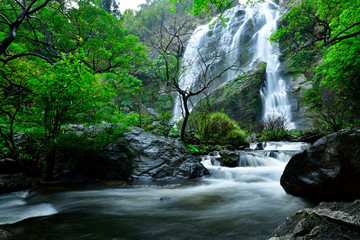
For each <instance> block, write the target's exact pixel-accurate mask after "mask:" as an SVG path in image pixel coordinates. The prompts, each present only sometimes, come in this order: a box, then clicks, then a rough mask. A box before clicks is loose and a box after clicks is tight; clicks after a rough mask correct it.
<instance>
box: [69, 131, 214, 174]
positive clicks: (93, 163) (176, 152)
mask: <svg viewBox="0 0 360 240" xmlns="http://www.w3.org/2000/svg"><path fill="white" fill-rule="evenodd" d="M74 173H75V176H83V175H85V176H91V177H94V178H97V179H124V180H128V179H131V178H135V179H140V178H150V179H154V180H158V179H189V178H196V177H202V176H204V175H207V174H209V172H208V171H207V169H206V168H205V167H204V166H203V165H202V164H201V163H200V158H198V157H194V156H193V155H191V154H190V153H189V151H188V150H187V149H186V147H185V146H184V145H183V144H182V143H181V142H180V141H178V140H176V139H172V138H165V137H161V136H157V135H153V134H150V133H148V132H145V131H144V130H142V129H141V128H137V127H133V128H132V130H131V131H130V132H128V133H125V135H124V136H123V137H121V138H119V139H117V140H116V141H115V142H113V143H110V144H108V146H107V147H106V149H105V150H104V151H101V152H99V153H95V152H91V153H86V154H85V156H84V157H83V159H82V160H81V161H79V163H78V164H77V166H76V171H75V172H74ZM81 179H84V178H83V177H82V178H81ZM87 181H88V180H87Z"/></svg>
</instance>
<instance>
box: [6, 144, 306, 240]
mask: <svg viewBox="0 0 360 240" xmlns="http://www.w3.org/2000/svg"><path fill="white" fill-rule="evenodd" d="M273 147H274V145H271V146H269V149H271V148H273ZM280 148H283V145H281V147H280ZM267 151H268V152H267ZM281 151H283V149H281V150H277V149H275V150H266V147H265V150H264V151H258V152H259V153H256V154H259V156H260V155H264V156H265V158H272V157H268V156H269V155H274V154H269V153H270V152H275V153H277V154H275V155H281V154H278V153H279V152H280V153H281ZM284 151H285V153H286V154H287V152H286V151H288V152H289V151H290V152H291V155H293V153H292V152H294V149H290V150H289V149H287V150H286V148H285V150H284ZM255 152H256V151H255ZM251 154H253V153H251ZM252 156H253V155H252ZM260 158H264V157H260ZM272 159H273V160H276V161H278V162H277V163H276V164H271V163H270V164H265V166H261V164H260V165H259V166H255V167H249V166H245V167H237V168H227V167H221V166H214V165H212V164H211V159H210V157H204V159H203V164H204V165H205V166H206V167H207V168H208V169H209V170H210V172H211V173H212V174H211V175H210V176H208V177H204V178H201V179H197V180H191V181H190V180H189V181H175V182H174V181H167V182H148V181H142V182H140V181H139V182H134V183H132V184H126V185H125V184H124V185H122V184H118V185H112V186H105V185H101V184H96V185H87V186H84V185H82V186H74V185H55V186H49V187H41V188H38V189H34V190H32V191H31V192H29V191H24V192H17V193H12V194H5V195H0V228H3V229H7V230H9V231H11V232H12V233H13V234H14V235H15V236H16V239H29V240H30V239H31V240H32V239H34V240H35V239H36V240H39V239H52V240H65V239H66V240H82V239H83V240H85V239H86V240H89V239H98V240H120V239H129V240H130V239H131V240H136V239H156V240H159V239H174V240H175V239H181V240H184V239H197V240H198V239H207V240H209V239H222V240H223V239H241V240H247V239H266V237H267V236H268V235H269V234H271V232H272V231H273V230H274V229H275V228H276V227H277V226H279V225H280V224H282V223H283V222H284V221H285V219H286V217H288V216H290V215H292V214H294V213H295V212H297V211H298V210H300V209H302V208H304V207H310V206H312V204H311V203H308V202H306V201H304V200H303V199H301V198H296V197H293V196H290V195H287V194H286V193H285V192H284V190H283V189H282V187H281V186H280V184H279V179H280V176H281V174H282V171H283V169H284V167H285V165H286V159H285V160H284V157H283V156H282V157H281V159H280V160H279V159H276V158H272ZM287 160H288V158H287ZM284 161H285V162H284ZM270 162H271V161H270ZM215 165H216V164H215Z"/></svg>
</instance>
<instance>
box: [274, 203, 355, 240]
mask: <svg viewBox="0 0 360 240" xmlns="http://www.w3.org/2000/svg"><path fill="white" fill-rule="evenodd" d="M359 238H360V201H359V200H355V201H354V202H350V203H349V202H348V203H345V202H327V203H321V204H320V205H319V206H317V207H315V208H306V209H304V210H301V211H299V212H297V213H296V214H295V215H294V216H291V217H289V218H287V219H286V221H285V223H284V224H283V225H281V226H280V227H278V228H277V229H276V230H275V231H274V232H273V233H272V234H271V236H270V237H269V238H268V240H307V239H309V240H310V239H311V240H312V239H317V240H329V239H349V240H352V239H354V240H355V239H359Z"/></svg>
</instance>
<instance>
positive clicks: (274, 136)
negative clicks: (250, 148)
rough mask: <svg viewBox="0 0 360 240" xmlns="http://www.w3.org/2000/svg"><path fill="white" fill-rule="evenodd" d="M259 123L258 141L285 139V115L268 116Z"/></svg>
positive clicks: (287, 131)
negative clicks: (259, 134) (259, 133)
mask: <svg viewBox="0 0 360 240" xmlns="http://www.w3.org/2000/svg"><path fill="white" fill-rule="evenodd" d="M260 124H261V128H262V132H261V136H260V138H259V140H260V141H280V140H285V138H286V136H288V135H289V130H288V121H287V119H286V117H285V116H275V115H273V116H268V117H267V118H266V119H264V120H263V121H262V122H261V123H260ZM257 127H258V128H259V126H257Z"/></svg>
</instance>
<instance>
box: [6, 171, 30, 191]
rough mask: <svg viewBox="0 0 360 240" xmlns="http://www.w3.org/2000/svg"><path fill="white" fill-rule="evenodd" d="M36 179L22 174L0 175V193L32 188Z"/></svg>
mask: <svg viewBox="0 0 360 240" xmlns="http://www.w3.org/2000/svg"><path fill="white" fill-rule="evenodd" d="M35 184H36V180H34V179H33V178H31V177H27V176H25V175H22V174H9V175H0V194H3V193H10V192H16V191H22V190H27V189H30V188H33V187H34V186H35Z"/></svg>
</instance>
